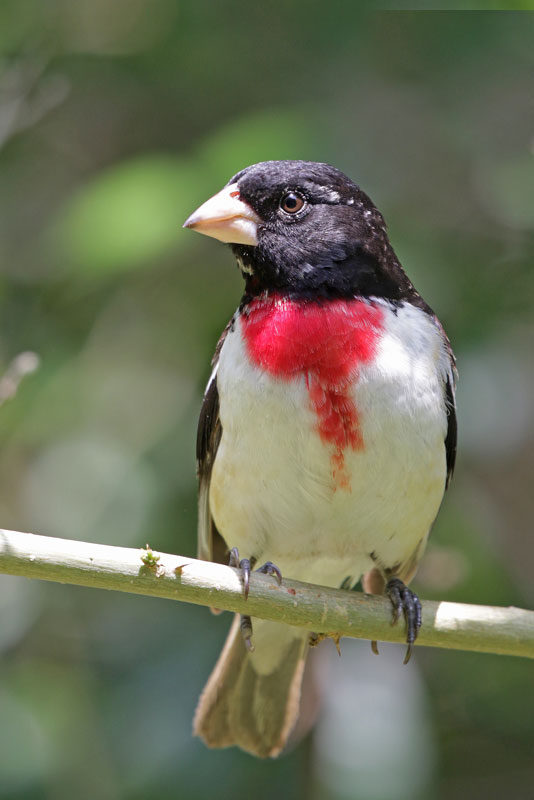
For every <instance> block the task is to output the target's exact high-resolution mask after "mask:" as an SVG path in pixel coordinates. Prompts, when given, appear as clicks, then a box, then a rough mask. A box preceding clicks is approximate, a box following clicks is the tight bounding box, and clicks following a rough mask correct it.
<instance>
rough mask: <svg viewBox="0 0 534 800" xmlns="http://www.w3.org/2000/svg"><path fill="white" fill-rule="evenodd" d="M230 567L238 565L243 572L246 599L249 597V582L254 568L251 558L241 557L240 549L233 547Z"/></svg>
mask: <svg viewBox="0 0 534 800" xmlns="http://www.w3.org/2000/svg"><path fill="white" fill-rule="evenodd" d="M228 566H229V567H237V569H240V570H241V571H242V573H243V594H244V595H245V600H246V599H247V597H248V590H249V583H250V570H251V568H252V564H251V560H250V559H249V558H239V550H238V549H237V547H232V549H231V550H230V560H229V562H228Z"/></svg>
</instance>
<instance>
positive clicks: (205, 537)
mask: <svg viewBox="0 0 534 800" xmlns="http://www.w3.org/2000/svg"><path fill="white" fill-rule="evenodd" d="M231 325H232V322H230V323H229V324H228V325H227V327H226V328H225V330H224V332H223V334H222V336H221V338H220V339H219V343H218V345H217V349H216V350H215V355H214V357H213V361H212V367H213V370H212V373H211V376H210V379H209V381H208V385H207V387H206V391H205V393H204V400H203V402H202V408H201V410H200V418H199V420H198V429H197V478H198V535H197V555H198V558H200V559H202V560H204V561H217V562H219V563H226V562H227V560H228V559H227V550H228V548H227V547H226V544H225V542H224V539H223V538H222V536H221V535H220V533H219V531H218V530H217V527H216V525H215V523H214V521H213V518H212V516H211V510H210V504H209V494H210V483H211V472H212V469H213V464H214V462H215V456H216V455H217V449H218V447H219V442H220V441H221V436H222V425H221V420H220V417H219V391H218V389H217V369H218V366H219V354H220V352H221V348H222V345H223V342H224V340H225V338H226V335H227V333H228V331H229V330H230V327H231Z"/></svg>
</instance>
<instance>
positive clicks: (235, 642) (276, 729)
mask: <svg viewBox="0 0 534 800" xmlns="http://www.w3.org/2000/svg"><path fill="white" fill-rule="evenodd" d="M260 625H261V631H259V632H258V633H259V634H260V635H258V636H257V637H256V626H260ZM253 641H254V642H255V646H256V650H255V652H254V653H249V652H248V651H247V649H246V647H245V643H244V641H243V639H242V637H241V634H240V631H239V616H236V617H235V619H234V622H233V624H232V627H231V629H230V633H229V635H228V638H227V640H226V644H225V646H224V648H223V651H222V653H221V655H220V657H219V660H218V662H217V664H216V665H215V668H214V670H213V672H212V674H211V675H210V678H209V680H208V683H207V684H206V687H205V688H204V691H203V692H202V695H201V697H200V700H199V703H198V706H197V710H196V713H195V719H194V722H193V732H194V734H195V735H196V736H200V737H201V738H202V739H203V740H204V742H205V743H206V744H207V745H208V746H209V747H230V746H231V745H237V746H238V747H241V748H242V749H243V750H246V751H247V752H249V753H252V754H253V755H256V756H260V757H261V758H267V757H268V756H271V757H274V756H277V755H278V754H279V753H280V752H281V750H283V748H284V746H285V744H286V742H287V740H288V738H289V735H290V733H291V731H292V729H293V727H294V725H295V722H296V720H297V717H298V712H299V701H300V691H301V685H302V675H303V672H304V665H305V661H306V652H307V634H306V633H305V632H303V631H298V630H296V629H294V628H290V627H288V626H287V625H281V624H278V623H274V622H263V621H260V620H257V621H256V622H255V635H254V639H253Z"/></svg>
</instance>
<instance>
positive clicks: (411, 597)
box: [386, 578, 423, 664]
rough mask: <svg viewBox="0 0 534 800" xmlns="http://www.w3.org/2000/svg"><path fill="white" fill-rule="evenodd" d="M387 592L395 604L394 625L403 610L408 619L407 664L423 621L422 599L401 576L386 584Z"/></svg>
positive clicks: (392, 622)
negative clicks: (409, 587)
mask: <svg viewBox="0 0 534 800" xmlns="http://www.w3.org/2000/svg"><path fill="white" fill-rule="evenodd" d="M386 594H387V595H388V597H389V599H390V600H391V605H392V606H393V619H392V621H391V624H392V625H396V624H397V622H398V620H399V617H400V614H401V611H402V614H403V616H404V619H405V621H406V642H407V644H408V650H407V651H406V657H405V659H404V663H405V664H407V663H408V661H409V660H410V656H411V645H412V644H413V643H414V642H415V640H416V639H417V634H418V633H419V629H420V627H421V624H422V622H423V610H422V608H421V601H420V600H419V598H418V597H417V595H416V594H415V592H413V591H412V590H411V589H408V587H407V586H406V584H405V583H404V582H403V581H401V579H400V578H390V579H389V580H388V582H387V584H386Z"/></svg>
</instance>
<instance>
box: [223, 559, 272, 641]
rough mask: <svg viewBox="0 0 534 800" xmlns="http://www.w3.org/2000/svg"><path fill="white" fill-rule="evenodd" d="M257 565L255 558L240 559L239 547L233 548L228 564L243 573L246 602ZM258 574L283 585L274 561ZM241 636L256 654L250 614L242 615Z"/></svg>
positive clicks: (268, 562) (259, 570) (269, 562)
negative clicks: (251, 573) (255, 565)
mask: <svg viewBox="0 0 534 800" xmlns="http://www.w3.org/2000/svg"><path fill="white" fill-rule="evenodd" d="M255 563H256V559H255V558H239V550H238V549H237V547H232V549H231V550H230V560H229V562H228V564H229V566H230V567H237V569H240V570H241V571H242V573H243V594H244V596H245V600H246V599H247V597H248V591H249V586H250V572H251V570H252V568H253V567H254V564H255ZM256 572H262V573H263V574H264V575H274V577H275V578H276V581H277V583H278V585H279V586H280V584H281V583H282V573H281V572H280V570H279V569H278V567H277V566H276V564H273V562H272V561H266V562H265V564H262V566H261V567H258V569H257V570H256ZM239 627H240V630H241V635H242V636H243V639H244V640H245V645H246V648H247V650H248V651H249V652H250V653H253V652H254V645H253V644H252V630H253V629H252V620H251V618H250V617H249V615H248V614H241V621H240V623H239Z"/></svg>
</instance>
